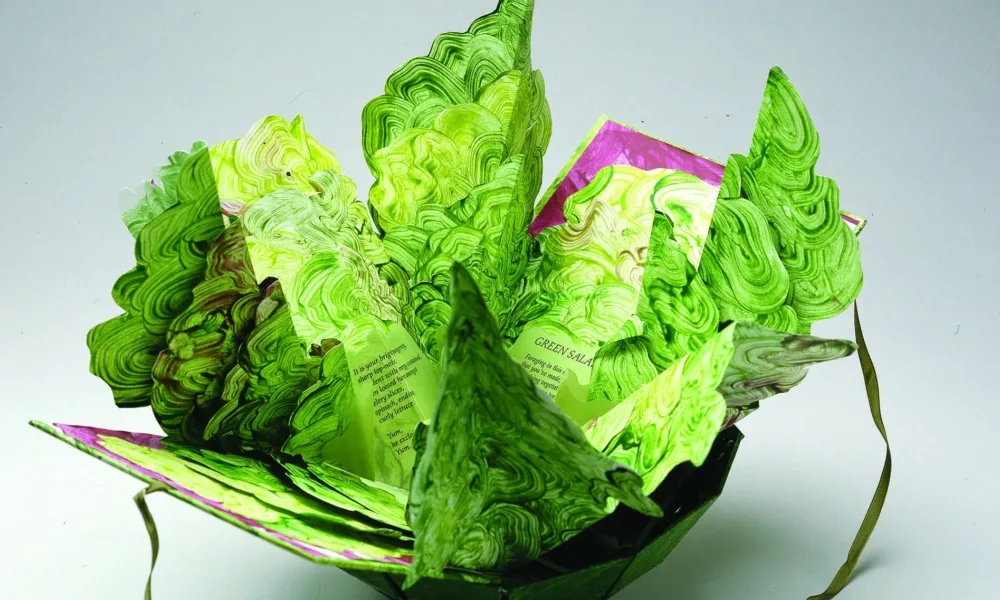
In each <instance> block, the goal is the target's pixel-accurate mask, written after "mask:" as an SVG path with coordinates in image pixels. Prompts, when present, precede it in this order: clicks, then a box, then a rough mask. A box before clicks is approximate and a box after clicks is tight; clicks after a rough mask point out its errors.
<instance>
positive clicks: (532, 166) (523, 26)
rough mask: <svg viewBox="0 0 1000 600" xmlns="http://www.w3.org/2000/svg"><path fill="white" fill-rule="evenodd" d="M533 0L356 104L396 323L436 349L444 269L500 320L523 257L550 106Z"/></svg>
mask: <svg viewBox="0 0 1000 600" xmlns="http://www.w3.org/2000/svg"><path fill="white" fill-rule="evenodd" d="M533 10H534V2H533V1H530V0H503V1H502V2H500V5H499V7H498V9H497V11H495V12H494V13H492V14H490V15H487V16H485V17H483V18H481V19H478V20H477V21H476V22H475V23H473V25H472V26H471V27H470V29H469V31H468V32H467V33H461V34H460V33H447V34H443V35H441V36H439V37H438V38H437V40H435V42H434V44H433V45H432V47H431V51H430V54H429V55H428V56H426V57H418V58H415V59H412V60H410V61H409V62H407V63H406V64H404V65H403V66H402V67H400V68H399V69H398V70H397V71H396V72H394V73H393V74H392V75H391V76H390V78H389V80H388V82H387V83H386V87H385V94H384V95H383V96H381V97H379V98H376V99H374V100H372V101H371V102H370V103H369V104H368V105H367V106H366V107H365V110H364V113H363V115H362V129H363V148H364V154H365V159H366V161H367V162H368V165H369V167H370V168H371V170H372V173H373V175H374V176H375V179H376V181H375V184H374V185H373V187H372V189H371V192H370V194H369V207H370V208H371V211H372V216H373V218H374V219H375V222H376V225H377V226H378V227H379V229H380V230H381V231H382V233H383V235H384V237H385V248H386V250H387V252H388V254H389V256H390V259H391V260H390V261H389V263H388V264H385V265H381V266H380V270H381V272H382V276H383V277H384V279H385V280H386V281H387V282H388V283H389V285H390V286H391V288H392V290H393V292H394V293H395V294H396V296H397V297H398V298H399V299H400V302H401V306H402V307H403V312H404V314H403V320H402V324H403V325H404V326H405V327H406V328H407V329H408V330H409V331H410V332H411V334H412V335H413V337H414V339H416V340H417V341H418V342H419V343H420V345H421V348H422V349H423V350H424V351H425V352H426V353H427V354H428V356H430V357H431V358H432V359H434V360H436V358H437V354H438V352H439V342H440V337H441V334H442V331H443V329H444V327H445V325H446V324H447V322H448V318H449V314H450V309H449V307H448V300H447V299H448V293H447V285H448V281H449V273H448V270H449V269H450V268H451V264H452V263H453V262H454V261H461V262H463V264H465V265H467V267H468V268H469V270H470V272H471V273H472V275H473V278H474V279H475V280H476V281H477V282H479V284H480V285H481V286H482V287H483V290H484V293H485V295H486V297H487V302H488V303H489V306H490V309H491V310H492V311H493V312H494V314H495V315H497V317H498V318H500V319H501V320H502V321H505V320H506V319H507V315H508V314H509V313H510V312H511V311H512V310H513V306H514V303H515V302H516V298H517V296H518V294H517V287H518V286H519V285H520V284H521V280H522V277H523V273H524V269H525V267H526V264H527V254H528V248H529V244H530V239H529V236H528V234H527V227H528V223H529V222H530V219H531V214H532V207H533V205H534V201H535V197H536V196H537V194H538V190H539V188H540V187H541V173H542V155H543V154H544V152H545V149H546V147H547V146H548V141H549V137H550V136H551V117H550V115H549V109H548V104H547V102H546V101H545V95H544V84H543V81H542V77H541V74H540V73H539V72H537V71H532V69H531V61H530V39H531V17H532V12H533Z"/></svg>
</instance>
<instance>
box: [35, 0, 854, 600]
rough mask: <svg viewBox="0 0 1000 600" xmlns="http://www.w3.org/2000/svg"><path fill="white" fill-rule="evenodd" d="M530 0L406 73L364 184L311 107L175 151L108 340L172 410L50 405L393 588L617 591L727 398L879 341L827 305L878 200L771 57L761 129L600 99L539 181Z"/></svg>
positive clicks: (670, 536) (126, 457)
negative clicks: (685, 118)
mask: <svg viewBox="0 0 1000 600" xmlns="http://www.w3.org/2000/svg"><path fill="white" fill-rule="evenodd" d="M532 11H533V2H532V1H530V0H503V1H501V2H500V6H499V8H498V9H497V11H496V12H494V13H492V14H490V15H487V16H485V17H482V18H481V19H479V20H477V21H476V22H475V23H473V24H472V26H471V27H470V29H469V30H468V32H466V33H461V34H444V35H442V36H440V37H438V38H437V39H436V40H435V41H434V43H433V44H432V46H431V49H430V52H429V53H428V55H427V56H423V57H418V58H415V59H413V60H411V61H409V62H407V63H406V64H404V65H403V66H402V67H400V68H399V69H398V70H397V71H396V72H394V73H393V74H392V75H391V76H390V77H389V79H388V82H387V83H386V87H385V93H384V95H382V96H380V97H378V98H376V99H374V100H372V101H371V102H370V103H369V104H368V105H367V106H366V107H365V108H364V111H363V113H362V124H363V135H362V151H363V153H364V157H365V159H366V161H367V163H368V166H369V168H370V169H371V172H372V174H373V175H374V176H375V184H374V185H373V187H372V188H371V190H370V191H369V193H368V195H367V201H363V200H362V199H360V198H359V197H358V190H357V187H356V185H355V184H354V183H353V181H352V180H351V179H350V177H349V175H348V174H346V173H343V172H342V171H341V169H340V165H339V163H338V160H337V158H336V157H335V155H334V154H333V152H331V151H330V150H329V149H327V148H326V147H324V146H323V145H321V144H320V143H319V142H318V141H317V140H316V139H314V138H313V137H312V136H311V135H309V133H307V131H306V128H305V125H304V122H303V119H302V118H301V117H295V118H294V119H293V120H291V121H287V120H285V119H284V118H282V117H279V116H270V117H266V118H263V119H261V120H259V121H258V122H257V123H255V124H254V125H253V126H252V127H251V128H250V129H249V131H248V132H247V133H246V134H245V135H244V136H242V137H240V138H237V139H232V140H228V141H223V142H221V143H218V144H215V145H212V146H209V145H207V144H205V143H202V142H198V143H195V144H193V145H192V146H191V149H190V150H189V151H186V152H184V151H182V152H177V153H175V154H173V155H172V156H170V157H169V158H168V161H167V164H166V165H165V166H163V167H161V168H160V169H158V170H157V171H155V174H154V176H153V177H152V178H151V179H150V180H149V181H147V182H146V183H144V184H143V186H142V188H141V189H140V190H139V191H138V192H136V193H135V194H133V195H131V196H129V195H126V198H125V200H126V205H127V206H126V208H125V212H124V215H123V218H124V221H125V224H126V226H127V227H128V229H129V231H130V232H131V233H132V234H133V236H134V237H135V256H136V266H135V268H133V269H132V270H130V271H129V272H128V273H126V274H124V275H122V276H121V278H119V280H118V281H117V282H116V284H115V286H114V289H113V290H112V296H113V298H114V300H115V302H116V303H117V304H118V306H119V307H120V308H121V310H122V311H123V314H121V315H119V316H117V317H114V318H112V319H110V320H108V321H106V322H104V323H101V324H100V325H98V326H96V327H95V328H94V329H93V330H92V331H91V332H90V334H89V336H88V340H87V341H88V345H89V348H90V351H91V356H92V360H91V370H92V372H93V373H94V374H95V375H97V376H98V377H100V378H102V379H103V380H104V381H106V382H107V384H108V386H109V387H110V389H111V392H112V395H113V397H114V401H115V403H116V404H117V405H118V406H121V407H144V406H149V407H151V409H152V411H153V413H154V414H155V415H156V418H157V420H158V422H159V423H160V425H161V427H162V429H163V432H164V433H165V434H166V435H165V437H163V438H160V437H158V436H151V435H145V434H134V433H124V432H117V431H109V430H104V429H98V428H92V427H77V426H67V425H46V424H42V423H36V426H38V427H39V428H41V429H43V430H45V431H47V432H48V433H50V434H52V435H54V436H56V437H58V438H60V439H62V440H64V441H67V442H69V443H71V444H73V445H75V446H77V447H78V448H79V449H81V450H83V451H84V452H87V453H89V454H92V455H94V456H96V457H98V458H100V459H101V460H104V461H105V462H108V463H110V464H112V465H114V466H117V467H119V468H121V469H123V470H125V471H126V472H128V473H130V474H132V475H134V476H136V477H138V478H140V479H142V480H144V481H147V482H150V483H154V482H159V485H162V486H164V487H165V489H167V490H168V491H169V492H170V493H171V495H174V496H176V497H178V498H181V499H183V500H185V501H187V502H189V503H191V504H194V505H196V506H198V507H200V508H202V509H203V510H206V511H208V512H210V513H212V514H215V515H216V516H219V517H220V518H223V519H225V520H227V521H229V522H231V523H233V524H234V525H236V526H238V527H241V528H243V529H246V530H248V531H251V532H253V533H255V534H257V535H259V536H261V537H263V538H265V539H268V540H269V541H271V542H273V543H275V544H278V545H281V546H283V547H285V548H287V549H289V550H292V551H293V552H297V553H299V554H301V555H303V556H305V557H307V558H310V559H312V560H316V561H319V562H326V563H331V564H335V565H337V566H339V567H341V568H344V569H346V570H348V571H349V572H351V573H352V574H354V575H356V576H358V577H360V578H361V579H363V580H364V581H366V582H368V583H369V584H371V585H372V586H373V587H375V588H376V589H378V590H380V591H382V592H383V593H384V594H386V595H387V596H388V597H391V598H448V597H454V598H479V597H482V598H498V599H499V598H508V599H514V598H517V599H527V598H556V597H564V598H570V597H572V598H591V597H592V598H606V597H608V596H609V595H610V594H612V593H614V592H615V591H617V590H620V589H621V588H622V587H624V586H625V585H627V584H628V583H629V582H631V581H633V580H634V579H635V578H637V577H638V576H640V575H641V574H642V573H644V572H645V571H647V570H648V569H650V568H652V567H653V566H655V565H656V564H658V563H659V562H660V561H661V560H663V558H664V557H665V556H666V555H667V554H668V553H669V551H670V550H671V549H672V548H673V546H674V545H676V543H677V542H678V541H679V540H680V538H681V537H683V535H684V534H685V533H686V532H687V531H688V530H689V529H690V527H691V526H692V525H693V524H694V522H695V521H696V520H697V519H698V517H699V516H700V515H701V514H702V513H703V512H704V511H705V510H706V509H707V508H708V506H709V505H710V504H711V501H712V500H713V499H714V498H715V497H716V496H717V495H718V494H719V493H720V491H721V488H722V485H723V483H724V480H725V476H726V473H727V472H728V470H729V466H730V465H731V463H732V458H733V455H734V453H735V451H736V447H737V445H738V442H739V439H740V434H739V432H738V431H737V430H736V428H735V427H733V425H734V424H735V423H736V422H737V421H739V420H740V419H741V418H744V417H746V416H747V415H749V414H750V413H752V412H753V411H755V410H757V409H758V408H759V403H760V402H761V401H762V400H764V399H766V398H768V397H770V396H773V395H775V394H779V393H783V392H786V391H788V390H790V389H791V388H793V387H794V386H795V385H797V384H798V383H799V382H801V381H802V379H803V378H804V377H805V376H806V367H808V366H810V365H813V364H816V363H821V362H826V361H830V360H835V359H840V358H844V357H846V356H849V355H851V354H852V353H854V352H855V350H856V349H857V346H856V345H855V344H854V343H853V342H850V341H844V340H830V339H820V338H816V337H813V336H811V335H810V331H811V324H812V323H814V322H816V321H819V320H822V319H827V318H830V317H832V316H835V315H837V314H839V313H841V312H842V311H844V310H845V309H846V308H848V307H849V306H850V305H851V304H852V303H853V302H854V300H855V298H856V297H857V296H858V294H859V292H860V289H861V284H862V271H861V263H860V257H859V245H858V240H857V234H858V233H859V232H860V231H861V229H862V228H863V226H864V221H863V220H861V219H858V218H857V217H854V216H852V215H849V214H847V213H844V212H842V211H841V209H840V205H839V198H838V192H837V187H836V184H835V183H834V182H833V181H832V180H830V179H827V178H825V177H822V176H820V175H818V174H817V173H816V172H815V165H816V162H817V159H818V156H819V143H818V137H817V133H816V130H815V129H814V127H813V124H812V122H811V120H810V119H809V116H808V113H807V112H806V109H805V106H804V104H803V102H802V100H801V98H800V97H799V95H798V94H797V92H796V91H795V89H794V88H793V87H792V85H791V83H790V82H789V80H788V79H787V78H786V77H785V75H784V74H783V73H782V72H781V71H780V70H779V69H774V70H772V71H771V73H770V75H769V77H768V79H767V84H766V88H765V92H764V101H763V104H762V108H761V111H760V115H759V117H758V121H757V128H756V131H755V132H754V135H753V139H752V141H751V144H750V149H749V152H747V153H746V155H739V154H734V155H732V156H730V157H729V159H728V161H727V162H726V164H725V166H723V165H721V164H719V163H716V162H714V161H711V160H709V159H706V158H704V157H701V156H698V155H696V154H693V153H691V152H689V151H686V150H682V149H680V148H677V147H675V146H672V145H670V144H667V143H665V142H663V141H660V140H658V139H656V138H654V137H652V136H649V135H647V134H644V133H641V132H639V131H636V130H634V129H632V128H629V127H627V126H625V125H623V124H620V123H618V122H615V121H613V120H610V119H608V118H602V119H601V120H600V121H599V122H598V123H597V125H596V126H595V128H594V129H593V130H592V131H591V133H590V134H589V135H588V136H587V138H586V140H585V141H584V143H583V144H582V145H581V146H580V149H579V150H578V152H577V153H576V155H574V156H573V157H572V158H571V159H570V161H569V162H568V163H567V165H566V167H565V168H564V169H563V171H562V172H561V173H560V175H559V177H558V178H557V180H556V181H555V182H554V183H553V184H552V186H551V187H550V188H549V190H548V191H547V192H546V193H545V194H543V200H542V201H541V202H538V203H536V197H537V196H538V193H539V191H540V188H541V183H542V182H541V179H542V177H541V174H542V159H543V156H544V154H545V151H546V148H547V146H548V142H549V137H550V135H551V129H552V122H551V116H550V114H549V107H548V104H547V102H546V100H545V85H544V83H543V80H542V76H541V74H540V73H539V72H538V71H535V70H533V67H532V63H531V54H530V38H531V18H532ZM157 489H159V488H157ZM143 506H144V505H143ZM144 510H145V509H144ZM147 594H148V591H147Z"/></svg>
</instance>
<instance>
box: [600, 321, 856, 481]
mask: <svg viewBox="0 0 1000 600" xmlns="http://www.w3.org/2000/svg"><path fill="white" fill-rule="evenodd" d="M854 347H855V346H854V344H852V343H851V342H848V341H844V340H827V339H819V338H810V337H807V336H800V335H795V334H789V333H785V332H781V331H775V330H773V329H769V328H767V327H764V326H762V325H760V324H758V323H754V322H748V321H740V322H736V323H733V324H730V325H729V326H727V327H726V328H725V329H723V330H722V331H720V332H718V333H716V334H715V335H713V336H712V337H711V338H710V339H708V340H707V341H706V343H705V344H704V345H701V346H700V347H699V348H698V349H697V350H694V351H693V352H690V353H688V354H686V355H684V356H683V357H681V358H680V359H679V360H678V361H676V362H674V363H673V364H672V365H671V366H670V367H668V368H667V369H666V370H664V371H663V372H661V373H660V374H659V375H657V376H656V378H654V379H653V380H652V381H650V382H649V383H647V384H645V385H644V386H642V387H641V388H639V389H638V390H637V391H635V392H634V393H633V394H631V395H630V396H628V397H627V398H625V399H624V400H623V401H621V403H619V404H618V405H617V406H615V407H614V408H613V409H611V410H610V411H609V412H608V413H606V414H604V415H602V416H601V417H599V418H597V419H595V420H594V421H593V422H591V423H590V424H588V425H586V426H585V431H586V433H587V439H588V440H590V442H591V443H592V444H593V445H594V446H595V447H597V448H599V449H601V450H602V451H603V452H604V453H605V454H607V455H608V456H609V457H610V458H612V459H614V460H616V461H618V462H620V463H621V464H623V465H625V466H627V467H628V468H630V469H633V470H635V471H636V472H637V473H639V475H641V476H642V479H643V484H644V486H643V489H644V491H645V492H646V493H647V494H648V493H652V492H653V490H655V489H656V488H657V487H658V486H659V485H660V484H661V483H662V482H663V480H664V479H665V478H666V476H667V475H668V474H669V473H670V471H671V470H673V468H674V467H676V466H677V465H679V464H681V463H684V462H690V463H692V464H693V465H695V466H700V465H701V464H702V462H703V461H704V460H705V457H706V456H707V455H708V452H709V450H711V447H712V444H713V442H714V440H715V437H716V435H717V434H718V432H719V429H720V428H721V426H722V425H723V424H724V423H725V419H726V417H727V415H728V416H730V417H731V416H732V414H730V413H729V411H728V410H727V406H728V407H734V408H740V407H746V406H748V405H750V404H752V403H753V402H756V401H757V400H760V399H763V398H766V397H768V396H771V395H774V394H776V393H781V392H785V391H788V390H789V389H791V388H792V387H793V386H795V385H797V384H798V383H799V382H801V381H802V378H803V377H804V375H805V368H806V367H807V366H809V365H812V364H817V363H820V362H826V361H830V360H836V359H839V358H843V357H845V356H847V355H849V354H850V353H851V352H853V350H854Z"/></svg>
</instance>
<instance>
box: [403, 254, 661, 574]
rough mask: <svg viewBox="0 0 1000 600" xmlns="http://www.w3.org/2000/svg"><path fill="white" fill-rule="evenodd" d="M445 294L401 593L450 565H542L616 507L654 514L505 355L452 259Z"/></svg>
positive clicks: (629, 478)
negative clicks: (437, 371)
mask: <svg viewBox="0 0 1000 600" xmlns="http://www.w3.org/2000/svg"><path fill="white" fill-rule="evenodd" d="M450 290H451V305H452V309H453V312H452V319H451V323H450V324H449V327H448V337H447V343H446V345H445V348H444V351H443V353H442V378H441V388H440V400H439V403H438V407H437V411H436V412H435V415H434V419H433V420H432V422H431V424H430V426H429V428H428V430H427V432H426V438H425V440H423V444H424V445H425V448H424V451H423V453H422V455H421V457H420V462H419V464H418V465H417V467H416V469H415V472H414V477H413V484H412V487H411V490H410V504H409V514H408V517H409V521H410V523H411V525H412V527H413V531H414V535H415V543H414V561H413V567H412V569H411V570H410V572H409V574H408V576H407V580H406V583H405V585H406V586H407V587H408V586H411V585H413V584H414V583H415V582H416V581H418V580H419V579H420V578H422V577H426V576H432V575H438V574H441V573H442V570H443V569H444V568H445V567H447V566H456V567H463V568H469V569H493V568H501V567H506V566H510V565H512V564H517V563H519V562H523V561H529V560H531V559H534V558H537V557H538V556H540V555H541V554H542V553H544V552H546V551H548V550H550V549H552V548H554V547H555V546H557V545H559V544H560V543H562V542H564V541H566V540H567V539H569V538H571V537H573V536H574V535H575V534H576V533H578V532H579V531H582V530H583V529H585V528H586V527H588V526H590V525H592V524H593V523H596V522H597V521H598V520H600V519H601V518H603V517H604V516H606V515H607V514H608V512H609V510H610V508H611V507H612V506H613V505H614V501H613V500H619V501H621V502H623V503H624V504H626V505H628V506H630V507H632V508H634V509H636V510H639V511H641V512H643V513H645V514H649V515H654V516H660V515H661V512H660V509H659V507H658V506H657V505H656V504H655V503H654V502H652V501H651V500H649V499H648V498H647V497H646V496H645V495H643V494H642V493H641V487H642V481H641V480H640V479H639V478H638V477H637V476H636V474H635V473H634V472H632V471H630V470H629V469H626V468H624V467H622V466H621V465H620V464H617V463H616V462H614V461H613V460H610V459H609V458H607V457H606V456H604V455H603V454H601V453H600V452H598V451H597V450H596V449H594V448H593V447H592V446H591V445H590V444H589V443H588V442H587V440H586V438H585V437H584V435H583V432H581V431H580V429H579V428H578V427H577V426H576V425H575V424H574V423H573V422H572V421H571V420H570V419H569V418H568V417H567V416H566V415H565V414H563V413H562V412H561V411H560V410H559V409H558V408H557V407H556V405H555V404H553V403H552V402H551V401H549V400H548V399H546V398H545V397H543V396H542V395H540V394H539V393H538V391H537V389H536V387H535V384H534V382H533V381H532V379H531V378H530V377H529V376H528V374H527V373H526V372H525V371H524V370H523V369H522V368H521V367H520V366H519V365H518V364H517V363H515V362H514V361H513V360H512V359H511V358H510V356H509V355H508V354H507V352H506V350H505V345H504V341H503V337H502V336H501V334H500V331H499V330H498V328H497V325H496V321H495V320H494V319H493V317H492V315H490V314H489V311H488V310H487V309H486V305H485V303H484V301H483V298H482V296H481V294H480V293H479V290H478V289H477V288H476V284H475V282H474V281H473V280H472V278H471V276H470V275H469V273H468V272H467V271H466V270H465V269H464V268H463V267H462V266H461V265H460V264H459V263H456V264H455V266H454V267H453V270H452V281H451V286H450Z"/></svg>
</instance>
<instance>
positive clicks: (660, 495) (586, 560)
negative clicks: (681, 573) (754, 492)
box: [345, 427, 743, 600]
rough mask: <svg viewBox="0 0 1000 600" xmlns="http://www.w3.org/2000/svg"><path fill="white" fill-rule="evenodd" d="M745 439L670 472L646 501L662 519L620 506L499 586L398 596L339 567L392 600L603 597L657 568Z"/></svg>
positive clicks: (370, 577) (725, 438) (432, 584)
mask: <svg viewBox="0 0 1000 600" xmlns="http://www.w3.org/2000/svg"><path fill="white" fill-rule="evenodd" d="M742 438H743V435H742V434H741V433H740V431H739V430H738V429H736V428H735V427H731V428H729V429H727V430H726V431H723V432H722V433H721V434H719V437H718V438H717V439H716V441H715V445H714V446H713V448H712V451H711V453H710V454H709V456H708V459H707V460H706V461H705V464H703V465H702V466H701V467H699V468H697V469H695V468H693V467H692V466H691V465H689V464H688V465H683V466H681V467H678V468H677V469H675V470H674V471H673V472H672V473H671V474H670V476H668V477H667V479H666V480H665V481H664V482H663V484H662V485H661V486H660V487H659V488H658V489H657V490H656V491H655V492H654V493H653V495H652V498H653V499H654V500H656V502H657V504H659V505H660V506H661V507H662V508H663V512H664V514H665V515H667V517H665V518H663V519H652V518H649V517H645V516H643V515H640V514H638V513H636V512H634V511H632V510H629V509H628V508H625V507H620V508H619V509H618V510H617V511H615V513H614V514H612V515H611V516H609V517H608V518H607V519H604V520H603V521H601V522H600V523H598V524H597V525H595V526H593V527H591V528H590V529H588V530H587V531H584V532H583V533H581V534H580V535H578V536H577V537H576V538H574V539H573V540H571V541H570V542H568V543H566V544H564V545H563V546H561V547H560V548H558V549H556V550H555V551H553V552H551V553H549V554H547V555H545V556H544V557H542V559H541V560H539V561H537V562H535V563H533V564H531V565H528V566H526V567H524V568H523V569H521V570H519V571H517V572H514V573H509V574H505V575H504V576H503V582H502V583H501V584H500V585H483V584H477V583H471V582H464V581H455V580H439V579H423V580H421V581H420V582H419V583H418V584H417V585H415V586H414V587H413V588H411V589H409V590H407V591H405V592H404V591H403V590H402V587H401V586H402V583H403V577H402V576H400V575H397V574H390V573H378V572H374V571H355V570H349V569H345V570H346V571H347V572H348V573H350V574H351V575H353V576H354V577H356V578H358V579H360V580H361V581H364V582H365V583H367V584H368V585H370V586H371V587H372V588H374V589H375V590H378V591H379V592H381V593H382V594H383V595H384V596H385V597H386V598H391V599H392V600H555V599H560V598H566V599H572V600H605V599H606V598H610V597H612V596H614V595H615V594H617V593H618V592H620V591H621V590H622V589H624V588H625V586H627V585H629V584H630V583H633V582H634V581H636V580H637V579H639V578H640V577H641V576H643V575H645V574H646V573H648V572H649V571H651V570H652V569H653V568H655V567H656V566H658V565H659V564H660V563H662V562H663V561H664V560H665V559H666V558H667V556H668V555H669V554H670V552H671V551H673V549H674V548H675V547H676V546H677V544H678V543H680V541H681V539H682V538H683V537H684V536H685V535H686V534H687V533H688V532H689V531H690V530H691V528H692V527H693V526H694V524H695V523H697V522H698V519H700V518H701V516H702V515H703V514H705V512H706V511H707V510H708V509H709V507H710V506H711V505H712V503H713V502H715V500H716V498H718V497H719V495H720V494H721V493H722V489H723V487H724V486H725V483H726V477H727V476H728V475H729V469H730V467H732V464H733V459H734V458H735V456H736V450H737V449H738V448H739V444H740V440H741V439H742Z"/></svg>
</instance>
